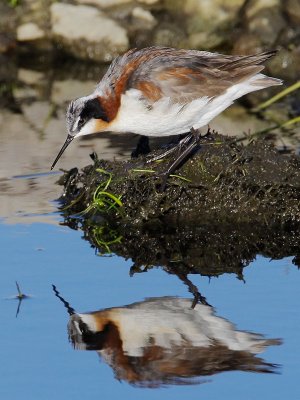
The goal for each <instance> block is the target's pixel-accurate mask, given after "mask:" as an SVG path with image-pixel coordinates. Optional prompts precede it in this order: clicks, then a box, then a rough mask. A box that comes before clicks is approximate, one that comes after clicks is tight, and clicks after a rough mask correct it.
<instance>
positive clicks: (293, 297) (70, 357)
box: [0, 68, 300, 400]
mask: <svg viewBox="0 0 300 400" xmlns="http://www.w3.org/2000/svg"><path fill="white" fill-rule="evenodd" d="M96 72H97V73H98V72H99V71H96ZM75 75H76V74H75ZM73 78H74V77H73ZM73 78H72V76H71V77H70V74H69V75H68V77H67V78H66V77H64V76H60V77H59V78H57V79H56V80H52V81H51V79H50V78H49V76H48V75H47V74H46V75H45V73H43V72H41V71H34V70H30V69H25V68H20V69H19V70H18V79H17V81H16V82H17V83H16V84H15V85H14V88H13V95H14V98H15V100H16V101H17V104H18V107H19V108H20V110H19V112H18V113H16V112H15V111H12V110H11V109H9V108H7V109H4V110H3V111H2V112H1V115H0V118H1V135H0V144H1V146H0V172H1V176H0V187H1V192H0V196H1V205H0V216H1V218H2V219H1V222H0V235H1V256H2V257H1V264H0V268H1V276H2V279H1V283H0V296H1V299H0V308H1V316H2V322H3V324H2V330H1V338H2V340H1V344H0V353H1V360H2V363H1V366H0V381H1V384H0V398H1V399H2V398H3V399H7V400H14V399H19V398H24V399H33V400H35V399H53V398H55V399H71V398H72V399H81V398H82V397H83V396H86V397H87V398H104V399H108V398H110V399H117V398H121V399H127V398H128V399H158V398H162V397H164V398H172V399H182V398H183V397H186V398H187V397H188V396H190V397H193V398H203V399H218V398H222V399H231V400H232V399H266V398H272V399H282V398H283V396H284V397H285V398H288V399H292V400H294V399H295V400H296V399H299V398H300V385H299V378H298V377H299V372H300V366H299V359H300V347H299V344H298V337H299V331H300V317H299V305H298V303H299V302H298V297H299V296H298V293H299V285H300V273H299V270H298V268H297V262H298V264H299V256H298V259H296V258H295V256H297V254H299V251H298V250H295V251H294V253H292V254H291V253H289V256H288V257H285V258H281V259H276V260H274V259H273V260H272V259H270V258H267V257H266V254H265V253H264V252H263V251H262V250H261V251H260V250H257V255H256V258H255V259H253V260H252V261H251V262H250V263H249V265H247V266H245V268H244V269H243V279H241V276H239V279H238V278H237V276H236V275H235V274H233V273H231V274H229V273H223V274H221V275H220V276H219V277H218V278H216V277H212V278H211V279H209V278H208V277H207V276H200V275H199V274H189V275H188V277H187V278H188V279H190V281H191V282H192V283H193V284H194V285H196V286H197V288H198V290H199V291H200V293H201V294H202V296H205V298H206V300H207V302H208V303H209V305H203V304H199V305H196V307H195V308H194V309H192V308H191V305H192V301H193V296H192V295H191V293H190V292H189V290H188V286H187V285H186V284H184V282H183V281H182V280H180V279H179V278H178V277H177V276H176V275H172V274H168V273H167V272H166V271H165V270H163V269H162V268H159V267H155V268H152V269H150V270H149V271H148V272H144V273H136V274H134V275H133V276H130V268H131V267H132V265H133V261H132V260H131V259H130V257H129V258H128V259H124V258H122V257H120V256H117V255H114V254H111V255H110V256H105V257H104V256H99V255H98V254H97V253H96V252H95V249H94V248H92V247H91V245H90V244H89V243H88V242H87V241H86V240H84V238H83V236H84V233H83V232H82V231H81V230H80V229H70V227H68V226H66V225H65V224H64V220H63V217H62V216H61V215H60V214H59V213H58V211H57V209H58V203H57V202H56V201H55V199H57V198H58V197H59V196H60V194H61V190H62V189H61V187H59V186H58V185H56V181H57V179H58V177H59V174H60V173H59V172H54V173H49V172H48V171H49V167H50V165H51V163H52V161H53V159H54V157H55V156H56V154H57V151H58V150H59V148H60V146H61V144H62V142H63V140H64V138H65V127H64V109H65V103H66V102H67V101H68V100H69V99H70V98H74V97H78V96H80V95H83V94H87V93H89V91H90V88H91V87H92V85H93V84H94V81H95V80H96V78H95V76H94V75H93V73H91V76H89V75H85V79H81V80H80V79H77V80H76V79H75V78H74V79H73ZM224 118H225V119H224V120H223V125H222V126H224V124H225V126H226V121H227V122H228V120H229V119H230V118H229V119H227V120H226V117H224ZM244 123H245V122H244ZM248 123H249V124H251V123H252V122H251V121H250V120H249V121H247V124H248ZM235 129H236V130H237V131H238V130H239V129H240V128H237V127H236V128H235ZM230 130H232V128H231V129H230ZM135 140H136V139H135V138H133V137H132V136H129V135H128V136H125V137H123V138H115V139H111V138H109V137H107V136H106V137H102V138H101V139H100V140H99V139H95V138H90V139H88V140H83V141H80V142H79V141H78V142H77V143H74V144H72V145H71V146H70V149H68V151H67V152H66V154H65V155H64V157H63V158H62V160H61V163H60V165H59V166H60V167H63V168H71V167H73V166H75V165H76V166H77V167H82V166H84V165H87V164H88V163H89V162H90V159H89V153H91V152H92V151H94V150H96V151H97V152H98V153H100V154H101V156H103V157H107V158H111V157H119V158H121V157H128V155H129V153H130V151H131V149H132V147H133V144H132V143H133V142H134V141H135ZM141 235H142V233H141ZM230 240H232V238H231V237H228V242H229V245H231V246H234V245H235V243H234V242H232V243H230ZM263 254H265V256H263ZM225 259H226V258H225ZM229 261H230V260H228V263H229ZM224 264H226V261H224ZM246 264H247V263H246ZM224 267H226V265H225V266H224ZM225 269H226V268H225ZM15 281H17V282H18V284H19V286H20V289H21V291H22V293H23V294H25V295H26V296H27V297H26V298H24V299H22V301H20V300H19V299H18V298H15V296H16V295H17V294H18V292H17V288H16V285H15ZM53 285H55V290H54V289H53ZM70 314H71V315H70ZM257 335H261V336H257Z"/></svg>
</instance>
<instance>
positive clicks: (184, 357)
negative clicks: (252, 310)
mask: <svg viewBox="0 0 300 400" xmlns="http://www.w3.org/2000/svg"><path fill="white" fill-rule="evenodd" d="M68 331H69V337H70V340H71V341H72V342H73V344H74V347H75V348H77V349H84V350H97V351H98V352H99V355H101V356H102V357H103V358H104V359H105V360H106V362H107V363H108V364H110V365H111V367H112V368H113V369H114V371H115V374H116V376H117V378H118V379H124V380H127V381H129V382H130V383H132V384H135V385H143V386H144V385H146V386H152V385H160V384H163V383H165V384H166V383H170V384H171V383H173V384H174V383H177V384H179V383H193V380H192V378H195V377H199V376H203V375H212V374H214V373H216V372H220V371H224V370H245V371H257V372H273V371H274V369H275V366H274V365H272V364H268V363H266V362H264V361H263V360H262V359H260V358H258V357H256V356H255V355H256V354H257V353H260V352H262V351H263V350H264V349H265V348H266V347H268V346H270V345H277V344H280V341H278V340H275V339H264V337H263V336H262V335H258V334H254V333H249V332H242V331H238V330H236V328H235V327H234V325H233V324H232V323H231V322H229V321H227V320H226V319H224V318H221V317H217V316H216V315H215V314H214V310H213V308H212V307H209V306H205V305H201V304H197V305H196V307H195V309H191V307H190V300H187V299H179V298H171V297H164V298H153V299H148V300H146V301H143V302H140V303H134V304H132V305H129V306H125V307H120V308H111V309H106V310H103V311H97V312H92V313H86V314H74V315H72V316H71V317H70V321H69V324H68ZM183 376H184V377H185V379H184V382H183V381H182V377H183Z"/></svg>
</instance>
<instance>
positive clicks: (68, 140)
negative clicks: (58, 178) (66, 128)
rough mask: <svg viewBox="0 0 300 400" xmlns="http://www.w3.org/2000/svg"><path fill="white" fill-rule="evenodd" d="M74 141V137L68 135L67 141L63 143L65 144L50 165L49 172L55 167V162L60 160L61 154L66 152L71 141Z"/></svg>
mask: <svg viewBox="0 0 300 400" xmlns="http://www.w3.org/2000/svg"><path fill="white" fill-rule="evenodd" d="M73 139H74V136H72V135H70V134H68V136H67V139H66V141H65V143H64V144H63V146H62V148H61V149H60V151H59V153H58V155H57V157H56V159H55V160H54V162H53V164H52V165H51V170H52V169H53V168H54V167H55V165H56V163H57V161H58V160H59V159H60V157H61V156H62V154H63V152H64V151H65V150H66V148H67V147H68V146H69V144H70V143H71V142H72V140H73Z"/></svg>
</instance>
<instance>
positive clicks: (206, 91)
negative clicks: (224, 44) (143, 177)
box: [51, 47, 282, 169]
mask: <svg viewBox="0 0 300 400" xmlns="http://www.w3.org/2000/svg"><path fill="white" fill-rule="evenodd" d="M275 53H276V51H268V52H264V53H260V54H255V55H246V56H245V55H244V56H236V55H223V54H218V53H210V52H207V51H198V50H183V49H181V50H178V49H173V48H168V47H148V48H144V49H141V50H137V49H133V50H129V51H128V52H127V53H125V54H124V55H122V56H119V57H117V58H116V59H115V60H114V61H113V62H112V63H111V65H110V67H109V68H108V71H107V72H106V74H105V75H104V77H103V78H102V80H101V81H100V82H99V83H98V85H97V86H96V89H95V91H94V92H93V93H92V94H90V95H89V96H84V97H80V98H78V99H76V100H73V101H72V102H71V103H70V105H69V107H68V110H67V116H66V119H67V130H68V136H67V139H66V141H65V143H64V144H63V146H62V148H61V150H60V151H59V153H58V155H57V157H56V159H55V161H54V162H53V164H52V167H51V169H53V168H54V166H55V165H56V163H57V161H58V160H59V158H60V157H61V155H62V154H63V152H64V151H65V149H66V148H67V147H68V146H69V144H70V143H71V142H72V141H73V139H74V138H76V137H79V136H83V135H89V134H92V133H98V132H107V131H110V132H118V133H125V132H131V133H136V134H138V135H142V136H146V137H151V136H152V137H154V136H156V137H163V136H172V135H181V134H185V133H188V132H191V131H192V133H191V136H195V134H196V133H197V132H198V131H197V130H198V129H199V128H201V127H203V126H205V125H207V124H208V123H209V122H210V121H211V120H212V119H213V118H214V117H215V116H217V115H218V114H220V113H221V112H222V111H224V110H225V109H226V108H227V107H229V106H230V105H231V104H232V103H233V102H234V100H236V99H238V98H240V97H241V96H244V95H245V94H247V93H250V92H253V91H256V90H260V89H264V88H267V87H269V86H274V85H280V84H282V81H281V80H280V79H276V78H272V77H269V76H266V75H264V74H262V73H261V71H262V70H263V69H264V66H263V65H262V64H263V63H264V62H265V61H266V60H267V59H268V58H270V57H272V56H273V55H274V54H275ZM190 147H191V152H192V151H193V149H194V148H193V146H190ZM187 153H189V152H187Z"/></svg>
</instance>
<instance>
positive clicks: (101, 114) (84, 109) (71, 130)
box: [51, 96, 109, 169]
mask: <svg viewBox="0 0 300 400" xmlns="http://www.w3.org/2000/svg"><path fill="white" fill-rule="evenodd" d="M66 121H67V130H68V136H67V139H66V141H65V143H64V144H63V146H62V148H61V149H60V151H59V153H58V155H57V157H56V159H55V160H54V162H53V164H52V166H51V169H53V168H54V166H55V164H56V163H57V161H58V160H59V159H60V157H61V155H62V154H63V152H64V151H65V150H66V148H67V147H68V146H69V144H70V143H71V142H72V140H73V139H74V138H76V137H79V136H83V135H89V134H91V133H97V132H103V131H105V130H106V128H107V126H108V122H109V121H108V118H107V115H106V113H105V111H104V109H103V107H102V105H101V100H100V99H99V97H90V96H87V97H80V98H79V99H76V100H73V101H72V102H71V103H70V104H69V106H68V109H67V115H66Z"/></svg>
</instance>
